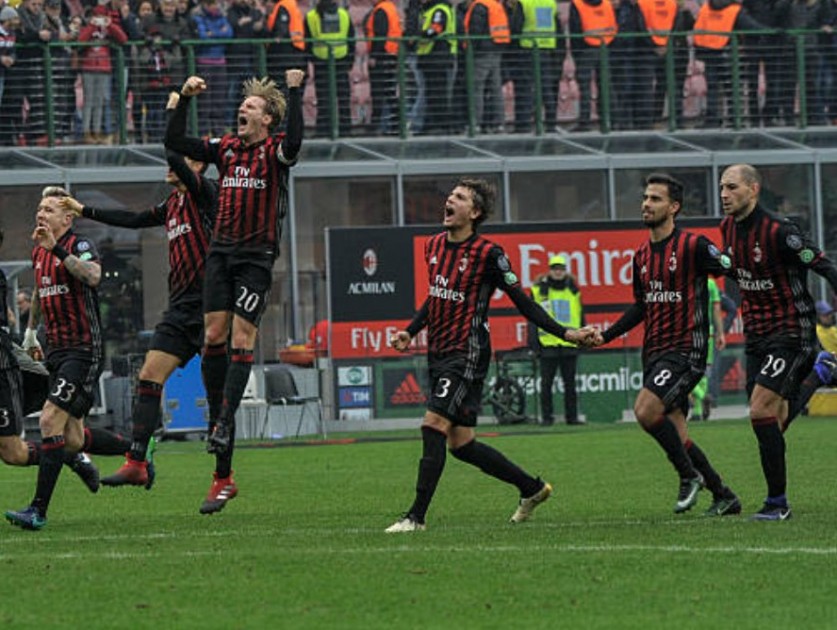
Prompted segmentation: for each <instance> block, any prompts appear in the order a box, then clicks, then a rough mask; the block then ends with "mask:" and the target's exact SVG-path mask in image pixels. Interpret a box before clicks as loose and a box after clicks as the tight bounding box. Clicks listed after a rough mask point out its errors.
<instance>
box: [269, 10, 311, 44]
mask: <svg viewBox="0 0 837 630" xmlns="http://www.w3.org/2000/svg"><path fill="white" fill-rule="evenodd" d="M283 8H284V9H285V11H287V12H288V15H289V16H290V18H291V23H290V25H289V29H288V30H289V31H290V34H291V43H292V44H293V46H294V48H299V49H300V50H305V41H304V40H305V27H304V26H303V25H302V11H300V10H299V6H298V5H297V3H296V0H280V1H279V2H278V3H277V4H276V6H275V7H273V11H272V12H271V14H270V17H269V18H267V30H268V31H273V27H274V26H275V25H276V20H277V19H278V18H279V10H280V9H283Z"/></svg>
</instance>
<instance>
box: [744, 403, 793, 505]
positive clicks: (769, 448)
mask: <svg viewBox="0 0 837 630" xmlns="http://www.w3.org/2000/svg"><path fill="white" fill-rule="evenodd" d="M750 422H751V424H752V425H753V432H754V433H755V434H756V439H757V440H758V442H759V455H760V456H761V469H762V471H763V472H764V479H765V481H766V482H767V496H768V498H777V497H783V496H784V495H785V490H786V489H787V470H786V468H785V436H783V435H782V431H781V430H780V429H779V421H778V420H777V419H776V417H775V416H767V417H765V418H752V419H751V420H750Z"/></svg>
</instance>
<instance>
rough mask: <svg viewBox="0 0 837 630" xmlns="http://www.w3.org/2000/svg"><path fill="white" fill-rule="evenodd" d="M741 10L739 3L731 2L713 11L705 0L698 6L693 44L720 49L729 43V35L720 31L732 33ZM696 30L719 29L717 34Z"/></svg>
mask: <svg viewBox="0 0 837 630" xmlns="http://www.w3.org/2000/svg"><path fill="white" fill-rule="evenodd" d="M740 12H741V5H740V4H738V3H735V4H731V5H729V6H728V7H725V8H723V9H721V10H720V11H715V10H714V9H712V7H710V6H709V3H708V2H707V3H706V4H704V5H703V6H702V7H701V8H700V12H698V17H697V20H696V21H695V37H694V42H695V46H700V47H701V48H711V49H713V50H721V49H722V48H724V47H725V46H726V45H727V44H728V43H729V35H722V34H720V33H732V31H733V30H734V28H735V20H736V19H738V14H739V13H740ZM698 31H719V34H717V35H716V34H712V33H699V32H698Z"/></svg>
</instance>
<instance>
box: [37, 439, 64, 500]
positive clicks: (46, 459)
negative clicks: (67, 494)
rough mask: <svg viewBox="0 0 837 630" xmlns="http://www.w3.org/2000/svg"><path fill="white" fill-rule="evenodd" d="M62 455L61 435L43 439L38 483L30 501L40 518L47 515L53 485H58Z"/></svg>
mask: <svg viewBox="0 0 837 630" xmlns="http://www.w3.org/2000/svg"><path fill="white" fill-rule="evenodd" d="M64 455H65V451H64V436H63V435H54V436H52V437H48V438H44V439H43V441H42V442H41V460H40V462H39V463H38V483H37V485H36V486H35V498H33V499H32V507H34V508H36V509H37V510H38V512H40V514H41V516H46V515H47V510H48V509H49V502H50V500H51V499H52V493H53V491H54V490H55V484H56V483H58V476H59V475H60V474H61V468H62V467H63V466H64Z"/></svg>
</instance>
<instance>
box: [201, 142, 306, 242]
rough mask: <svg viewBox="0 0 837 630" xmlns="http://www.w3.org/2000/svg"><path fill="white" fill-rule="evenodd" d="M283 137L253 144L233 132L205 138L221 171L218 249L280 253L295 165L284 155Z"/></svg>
mask: <svg viewBox="0 0 837 630" xmlns="http://www.w3.org/2000/svg"><path fill="white" fill-rule="evenodd" d="M284 137H285V136H284V134H279V135H276V136H269V137H268V138H266V139H265V140H263V141H261V142H257V143H256V144H252V145H245V144H244V142H243V141H242V140H241V139H240V138H238V137H237V136H234V135H230V134H228V135H225V136H223V137H222V138H220V139H219V138H213V139H209V140H205V141H204V150H205V151H206V154H207V156H208V161H210V162H212V163H214V164H215V165H216V166H217V167H218V172H219V173H220V175H221V177H220V181H219V183H220V186H221V188H220V191H219V195H218V216H217V218H216V221H215V230H214V234H213V240H212V247H213V249H222V250H225V251H244V252H248V251H250V252H261V253H269V254H271V255H273V256H278V255H279V242H280V240H281V238H282V222H283V220H284V218H285V215H286V214H287V213H288V175H289V167H290V166H292V165H293V163H294V162H289V161H287V160H285V158H284V157H283V155H282V140H283V139H284Z"/></svg>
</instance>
